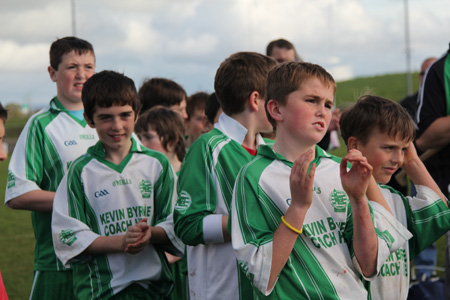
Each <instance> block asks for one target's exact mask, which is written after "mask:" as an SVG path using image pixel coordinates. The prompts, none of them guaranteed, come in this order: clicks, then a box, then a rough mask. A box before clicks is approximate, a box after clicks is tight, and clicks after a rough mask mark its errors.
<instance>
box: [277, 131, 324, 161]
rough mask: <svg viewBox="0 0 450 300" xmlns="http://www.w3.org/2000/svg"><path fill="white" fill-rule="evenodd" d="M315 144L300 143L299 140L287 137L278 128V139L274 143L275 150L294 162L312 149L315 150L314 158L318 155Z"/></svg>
mask: <svg viewBox="0 0 450 300" xmlns="http://www.w3.org/2000/svg"><path fill="white" fill-rule="evenodd" d="M315 147H316V145H315V144H312V145H307V144H302V143H299V142H298V140H295V139H291V138H289V137H286V135H285V134H284V133H282V131H279V130H277V139H276V141H275V144H274V145H273V150H274V151H275V152H277V153H278V154H281V155H282V156H283V157H284V158H286V159H287V160H289V161H291V162H294V161H295V160H296V159H298V158H299V157H300V155H302V154H303V153H305V152H306V151H308V150H309V149H312V150H313V151H314V152H313V153H314V155H313V158H314V157H315V156H316V154H315V153H316V151H315Z"/></svg>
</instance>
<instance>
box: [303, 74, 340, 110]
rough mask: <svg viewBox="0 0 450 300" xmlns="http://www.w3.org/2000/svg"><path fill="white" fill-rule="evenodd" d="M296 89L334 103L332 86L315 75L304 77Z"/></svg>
mask: <svg viewBox="0 0 450 300" xmlns="http://www.w3.org/2000/svg"><path fill="white" fill-rule="evenodd" d="M297 91H299V92H301V93H303V94H306V95H310V96H319V97H321V98H325V99H326V100H329V101H332V102H333V103H334V89H333V87H332V86H331V85H329V84H326V83H324V82H322V81H321V80H320V79H319V78H317V77H315V76H313V77H310V78H308V79H305V80H304V81H303V82H302V84H301V85H300V87H299V88H298V90H297Z"/></svg>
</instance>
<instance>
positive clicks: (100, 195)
mask: <svg viewBox="0 0 450 300" xmlns="http://www.w3.org/2000/svg"><path fill="white" fill-rule="evenodd" d="M106 195H109V192H108V191H107V190H101V191H96V192H95V193H94V196H95V198H100V197H103V196H106Z"/></svg>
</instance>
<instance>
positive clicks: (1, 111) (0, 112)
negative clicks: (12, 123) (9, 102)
mask: <svg viewBox="0 0 450 300" xmlns="http://www.w3.org/2000/svg"><path fill="white" fill-rule="evenodd" d="M0 120H2V121H3V123H5V122H6V120H8V110H7V109H6V108H5V107H3V105H2V103H1V102H0Z"/></svg>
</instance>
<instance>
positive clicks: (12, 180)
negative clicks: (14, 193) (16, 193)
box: [8, 171, 16, 189]
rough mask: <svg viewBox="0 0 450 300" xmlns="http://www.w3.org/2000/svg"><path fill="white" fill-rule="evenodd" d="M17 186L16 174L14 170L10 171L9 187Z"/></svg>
mask: <svg viewBox="0 0 450 300" xmlns="http://www.w3.org/2000/svg"><path fill="white" fill-rule="evenodd" d="M14 186H16V176H15V175H14V173H13V172H11V171H8V189H10V188H12V187H14Z"/></svg>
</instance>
